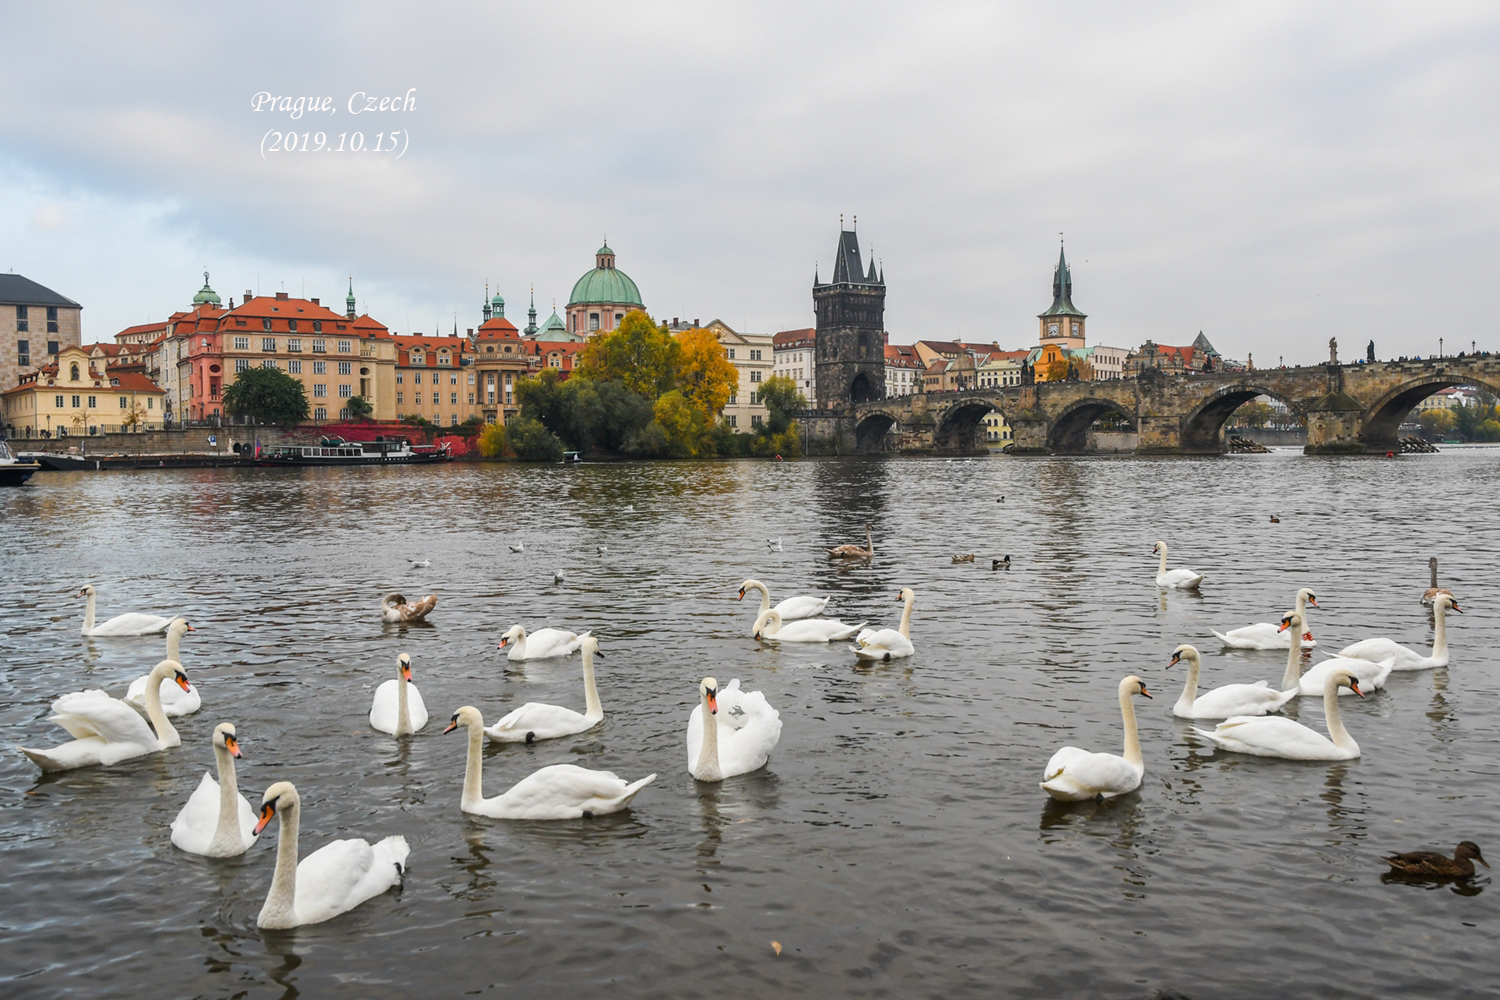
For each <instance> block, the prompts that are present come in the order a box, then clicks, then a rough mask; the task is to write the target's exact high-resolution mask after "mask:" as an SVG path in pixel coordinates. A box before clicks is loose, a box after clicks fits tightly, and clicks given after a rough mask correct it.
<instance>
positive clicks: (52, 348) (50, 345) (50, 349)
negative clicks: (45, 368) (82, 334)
mask: <svg viewBox="0 0 1500 1000" xmlns="http://www.w3.org/2000/svg"><path fill="white" fill-rule="evenodd" d="M47 353H48V354H56V353H57V341H55V340H49V341H47Z"/></svg>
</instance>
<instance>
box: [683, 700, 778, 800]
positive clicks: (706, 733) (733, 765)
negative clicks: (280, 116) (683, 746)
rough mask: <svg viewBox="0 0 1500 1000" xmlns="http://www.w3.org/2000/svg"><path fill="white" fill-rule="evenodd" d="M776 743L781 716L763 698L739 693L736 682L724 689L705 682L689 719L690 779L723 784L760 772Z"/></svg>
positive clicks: (688, 750)
mask: <svg viewBox="0 0 1500 1000" xmlns="http://www.w3.org/2000/svg"><path fill="white" fill-rule="evenodd" d="M705 717H707V718H708V725H707V727H706V728H705V726H704V718H705ZM780 739H781V713H780V712H778V711H776V709H774V708H772V707H771V705H770V703H769V702H767V701H766V696H765V695H763V694H761V693H760V692H759V691H741V690H740V682H739V679H738V678H736V679H734V680H732V681H730V682H729V684H728V685H727V686H725V687H724V688H722V689H721V688H720V687H719V682H718V681H716V680H714V679H713V678H712V677H705V678H703V681H702V683H700V684H699V685H698V705H697V706H696V707H695V708H694V709H693V714H692V715H690V716H688V728H687V752H688V771H689V773H691V774H692V776H693V777H694V778H697V779H698V780H699V781H723V780H724V779H725V778H732V777H734V776H735V775H736V774H749V773H750V772H751V771H758V770H760V769H761V768H763V767H765V766H766V762H767V761H769V760H770V759H771V751H772V750H774V749H776V742H777V741H778V740H780Z"/></svg>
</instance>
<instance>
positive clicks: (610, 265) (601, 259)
mask: <svg viewBox="0 0 1500 1000" xmlns="http://www.w3.org/2000/svg"><path fill="white" fill-rule="evenodd" d="M594 260H595V265H594V268H593V270H591V271H588V272H585V274H584V275H583V277H581V278H579V279H578V282H577V283H576V284H575V285H574V286H573V294H572V295H570V296H568V305H570V306H574V305H580V304H587V303H595V302H598V303H602V304H608V305H622V306H633V307H635V308H637V309H644V308H645V303H643V302H642V301H641V292H640V289H638V288H636V287H635V282H634V281H632V280H631V279H630V275H628V274H626V273H625V272H624V271H621V270H620V269H619V268H617V267H615V252H614V251H613V250H611V249H610V248H609V244H608V243H606V244H604V246H602V247H600V248H599V250H598V252H597V253H596V254H595V255H594Z"/></svg>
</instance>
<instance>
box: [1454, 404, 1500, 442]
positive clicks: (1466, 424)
mask: <svg viewBox="0 0 1500 1000" xmlns="http://www.w3.org/2000/svg"><path fill="white" fill-rule="evenodd" d="M1449 412H1450V413H1452V414H1453V424H1454V428H1455V429H1456V430H1457V431H1458V433H1459V435H1460V436H1461V437H1462V438H1463V439H1464V440H1465V441H1472V440H1474V436H1475V431H1476V430H1477V429H1478V427H1479V425H1480V424H1482V423H1484V422H1485V421H1486V420H1489V419H1490V418H1492V417H1493V416H1494V415H1495V408H1494V407H1493V406H1487V405H1485V404H1483V403H1479V402H1474V403H1467V404H1465V403H1460V404H1459V405H1457V406H1455V407H1453V409H1452V410H1450V411H1449Z"/></svg>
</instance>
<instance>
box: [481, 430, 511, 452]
mask: <svg viewBox="0 0 1500 1000" xmlns="http://www.w3.org/2000/svg"><path fill="white" fill-rule="evenodd" d="M479 454H481V455H483V456H484V457H485V458H499V457H500V456H501V455H503V454H505V425H504V424H502V423H493V424H485V425H484V430H482V431H480V432H479Z"/></svg>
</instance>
